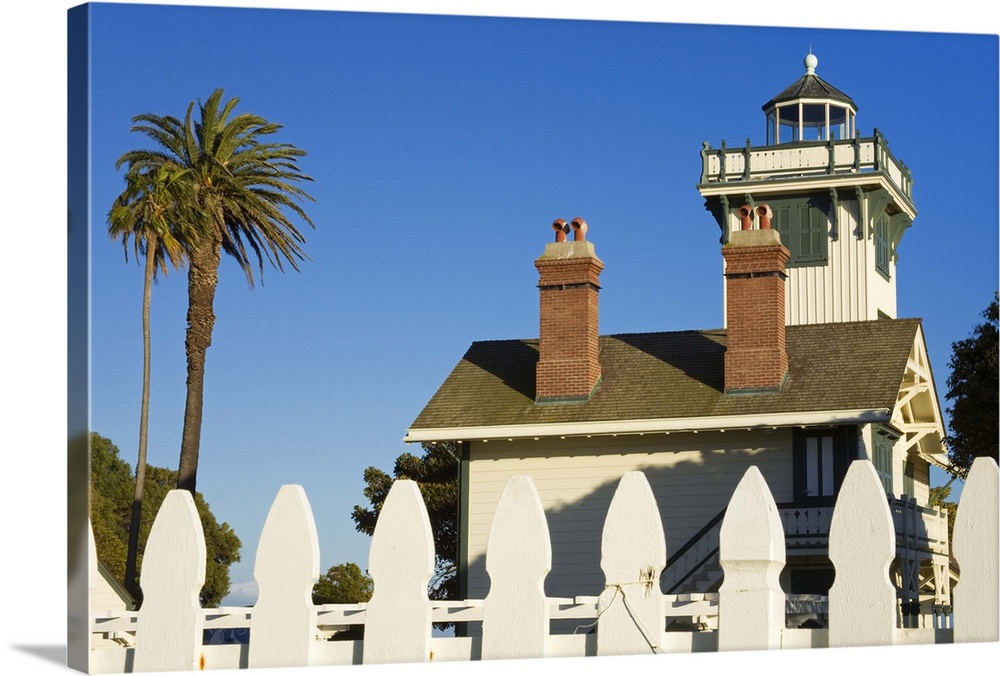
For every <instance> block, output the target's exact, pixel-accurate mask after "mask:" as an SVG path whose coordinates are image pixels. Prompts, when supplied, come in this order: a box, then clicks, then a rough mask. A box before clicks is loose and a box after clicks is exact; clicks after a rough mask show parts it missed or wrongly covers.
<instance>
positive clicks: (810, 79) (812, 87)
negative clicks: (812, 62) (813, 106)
mask: <svg viewBox="0 0 1000 676" xmlns="http://www.w3.org/2000/svg"><path fill="white" fill-rule="evenodd" d="M797 99H833V100H834V101H840V102H841V103H847V104H849V105H850V106H851V107H852V108H853V109H854V110H857V109H858V107H857V105H856V104H855V103H854V101H853V100H851V97H850V96H848V95H847V94H845V93H844V92H842V91H840V90H839V89H837V88H836V87H834V86H833V85H832V84H830V83H829V82H827V81H826V80H824V79H823V78H821V77H820V76H818V75H816V74H815V73H806V74H805V75H803V76H802V77H800V78H799V79H798V80H796V81H795V82H793V83H792V84H790V85H789V86H788V87H786V88H785V89H784V90H783V91H782V92H781V93H780V94H778V95H777V96H775V97H774V98H773V99H771V100H770V101H768V102H767V103H765V104H764V105H763V106H762V108H763V109H764V110H765V111H766V110H768V109H770V108H772V107H773V106H774V105H775V104H776V103H784V102H785V101H795V100H797Z"/></svg>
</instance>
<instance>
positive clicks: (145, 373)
mask: <svg viewBox="0 0 1000 676" xmlns="http://www.w3.org/2000/svg"><path fill="white" fill-rule="evenodd" d="M157 247H159V243H158V241H157V239H156V235H155V234H150V235H149V236H148V238H147V239H146V274H145V278H144V280H143V287H142V404H141V406H140V410H139V458H138V459H137V460H136V463H135V495H134V497H133V498H132V520H131V522H130V523H129V529H128V554H127V555H126V558H125V589H127V590H128V593H129V594H131V595H132V598H137V594H136V591H137V589H138V585H137V584H136V582H137V580H136V579H135V569H136V563H137V561H138V558H139V524H140V522H141V517H142V490H143V487H144V486H145V483H146V445H147V440H148V434H147V432H148V428H149V352H150V345H149V306H150V303H151V301H152V297H153V275H154V273H155V272H156V255H155V254H156V250H157Z"/></svg>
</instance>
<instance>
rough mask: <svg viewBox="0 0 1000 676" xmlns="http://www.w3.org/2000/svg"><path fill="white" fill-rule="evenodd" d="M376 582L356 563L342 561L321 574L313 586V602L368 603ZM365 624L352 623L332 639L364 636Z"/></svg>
mask: <svg viewBox="0 0 1000 676" xmlns="http://www.w3.org/2000/svg"><path fill="white" fill-rule="evenodd" d="M373 591H374V584H373V583H372V579H371V578H370V577H368V575H367V574H365V573H363V572H361V568H360V567H358V564H356V563H340V564H337V565H336V566H331V567H330V570H328V571H326V572H325V573H324V574H323V575H320V578H319V580H318V581H317V582H316V585H315V586H314V587H313V593H312V599H313V603H315V604H317V605H322V604H324V603H366V602H367V601H368V600H369V599H371V597H372V592H373ZM364 635H365V625H363V624H352V625H350V626H349V627H348V628H347V629H346V630H344V631H338V632H337V633H336V634H334V635H333V636H332V637H331V639H330V640H332V641H353V640H358V639H362V638H364Z"/></svg>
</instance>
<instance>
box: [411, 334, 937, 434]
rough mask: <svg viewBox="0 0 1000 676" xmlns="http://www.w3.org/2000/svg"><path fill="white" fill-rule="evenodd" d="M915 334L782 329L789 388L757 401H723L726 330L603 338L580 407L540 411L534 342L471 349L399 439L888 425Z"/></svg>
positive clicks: (744, 397) (736, 397) (749, 397)
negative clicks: (593, 379)
mask: <svg viewBox="0 0 1000 676" xmlns="http://www.w3.org/2000/svg"><path fill="white" fill-rule="evenodd" d="M919 327H920V320H918V319H893V320H878V321H868V322H849V323H833V324H812V325H801V326H788V327H786V329H785V331H786V345H787V351H788V364H789V366H788V378H787V380H786V382H785V384H784V386H783V387H782V389H781V391H780V392H778V393H761V394H742V393H740V394H724V392H723V364H724V355H725V346H726V331H725V330H724V329H718V330H710V331H678V332H660V333H639V334H619V335H608V336H601V337H600V360H601V369H602V374H603V377H602V380H601V382H600V383H599V385H598V386H597V388H596V389H595V391H594V393H593V395H591V397H590V399H589V400H588V401H586V402H583V403H576V404H536V403H535V401H534V396H535V364H536V363H537V361H538V340H537V339H534V340H502V341H484V342H476V343H473V344H472V346H471V347H470V348H469V350H468V352H466V354H465V356H464V357H463V358H462V360H461V361H460V362H459V363H458V364H457V365H456V366H455V368H454V370H452V372H451V374H450V375H449V376H448V378H447V379H446V380H445V382H444V383H443V384H442V385H441V387H440V388H439V389H438V391H437V393H436V394H435V395H434V396H433V397H432V398H431V400H430V401H429V402H428V403H427V405H426V406H425V407H424V409H423V411H421V412H420V414H419V415H418V416H417V419H416V420H415V421H414V422H413V424H412V425H411V426H410V429H409V431H408V434H407V437H406V440H407V441H432V440H437V441H444V440H451V439H455V440H464V439H468V438H480V437H482V438H490V437H503V436H507V437H510V436H527V435H529V434H530V435H535V436H537V435H538V434H539V431H540V429H541V430H545V431H544V433H545V434H549V433H551V434H560V433H565V432H571V431H574V430H580V431H583V430H593V431H594V432H595V433H600V431H599V428H600V426H602V425H604V424H608V425H607V426H608V428H609V429H611V428H614V429H618V430H620V431H627V430H628V429H629V424H630V423H631V424H632V426H633V427H634V428H635V429H636V430H638V429H646V428H648V429H650V431H652V428H654V427H656V425H655V424H654V422H653V421H655V422H656V423H658V424H659V426H660V427H664V428H670V429H699V428H700V427H699V426H700V425H707V423H708V422H711V423H713V424H716V425H719V424H721V425H722V426H723V427H725V426H732V427H736V426H741V427H742V426H747V427H750V426H781V425H783V424H821V423H822V422H824V421H825V422H826V423H828V424H833V423H834V422H848V421H855V422H861V421H871V422H875V421H882V422H888V421H889V420H890V416H891V414H892V411H893V409H894V407H895V404H896V400H897V396H898V394H899V390H900V385H901V383H902V381H903V376H904V373H905V371H906V366H907V359H908V357H909V355H910V352H911V349H912V348H913V345H914V341H915V340H916V339H917V337H918V332H919ZM636 421H645V422H643V423H642V424H637V423H636ZM701 428H705V427H704V426H703V427H701ZM716 429H719V427H716Z"/></svg>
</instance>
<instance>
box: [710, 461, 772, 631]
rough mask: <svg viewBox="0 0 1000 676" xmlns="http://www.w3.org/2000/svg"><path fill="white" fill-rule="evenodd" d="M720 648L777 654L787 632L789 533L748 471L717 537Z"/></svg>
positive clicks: (763, 486) (758, 477) (758, 478)
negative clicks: (782, 579) (783, 579)
mask: <svg viewBox="0 0 1000 676" xmlns="http://www.w3.org/2000/svg"><path fill="white" fill-rule="evenodd" d="M719 561H720V562H721V564H722V570H723V572H724V575H725V577H724V578H723V583H722V587H721V588H720V589H719V650H776V649H778V648H780V647H781V633H782V630H783V629H784V628H785V593H784V592H783V591H782V590H781V584H780V583H779V582H778V576H779V575H780V574H781V569H782V568H784V567H785V531H784V528H782V525H781V518H780V517H779V515H778V508H777V506H776V505H775V504H774V498H773V497H772V495H771V491H770V489H769V488H768V487H767V482H766V481H764V476H763V475H762V474H761V473H760V470H759V469H757V467H755V466H754V467H750V468H749V469H747V471H746V473H745V474H744V475H743V479H742V480H741V481H740V483H739V485H738V486H737V487H736V491H735V492H734V493H733V497H732V498H731V499H730V501H729V507H728V508H727V509H726V516H725V517H724V518H723V520H722V531H721V533H720V535H719Z"/></svg>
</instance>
